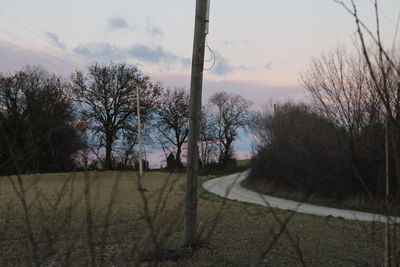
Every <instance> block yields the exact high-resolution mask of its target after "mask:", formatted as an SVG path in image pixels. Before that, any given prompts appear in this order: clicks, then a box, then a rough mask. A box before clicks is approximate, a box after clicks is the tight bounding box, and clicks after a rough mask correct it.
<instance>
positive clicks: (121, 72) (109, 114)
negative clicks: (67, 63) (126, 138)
mask: <svg viewBox="0 0 400 267" xmlns="http://www.w3.org/2000/svg"><path fill="white" fill-rule="evenodd" d="M72 79H73V92H74V95H75V99H76V101H78V102H79V103H81V108H82V118H83V119H84V120H87V122H88V124H89V130H90V131H92V135H93V137H95V138H96V140H97V148H105V152H106V155H105V162H104V167H105V169H111V168H112V151H113V147H114V143H115V141H116V140H117V139H118V138H119V134H120V133H121V132H122V131H123V130H128V129H129V127H130V124H131V123H132V122H133V121H135V118H134V116H135V114H136V106H135V103H136V97H137V96H136V88H137V87H139V90H140V100H141V107H142V108H143V114H145V113H146V112H147V113H150V110H151V109H152V107H153V106H154V102H155V101H156V99H157V98H158V96H159V94H160V88H159V85H158V84H152V83H151V82H150V78H149V77H148V76H144V75H143V74H141V72H140V71H139V70H138V69H137V68H136V67H134V66H130V65H126V64H123V63H120V64H111V65H109V66H102V65H99V64H97V63H95V64H93V65H90V66H89V67H88V73H87V74H85V73H83V72H80V71H76V72H75V73H74V74H73V77H72ZM132 134H134V133H132Z"/></svg>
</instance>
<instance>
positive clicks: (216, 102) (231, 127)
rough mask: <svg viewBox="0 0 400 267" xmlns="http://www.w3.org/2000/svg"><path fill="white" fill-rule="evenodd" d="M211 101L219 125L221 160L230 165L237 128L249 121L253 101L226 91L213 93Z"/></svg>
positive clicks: (225, 164)
mask: <svg viewBox="0 0 400 267" xmlns="http://www.w3.org/2000/svg"><path fill="white" fill-rule="evenodd" d="M209 102H210V106H211V107H212V108H213V109H214V116H215V117H214V120H215V125H216V126H217V137H218V142H219V148H220V155H219V161H220V163H221V164H222V165H223V166H228V165H229V164H232V162H233V150H232V143H233V142H234V141H235V139H236V137H237V130H238V129H239V128H242V127H245V126H246V125H247V123H248V108H249V107H250V105H251V102H250V101H248V100H246V99H244V98H243V97H242V96H241V95H237V94H228V93H226V92H218V93H215V94H213V95H212V96H211V97H210V99H209Z"/></svg>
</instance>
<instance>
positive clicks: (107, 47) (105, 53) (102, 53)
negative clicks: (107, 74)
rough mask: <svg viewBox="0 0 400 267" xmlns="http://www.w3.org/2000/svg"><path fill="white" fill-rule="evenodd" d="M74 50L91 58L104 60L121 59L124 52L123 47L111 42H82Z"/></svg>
mask: <svg viewBox="0 0 400 267" xmlns="http://www.w3.org/2000/svg"><path fill="white" fill-rule="evenodd" d="M73 51H74V52H75V53H76V54H79V55H83V56H85V57H88V58H91V59H102V60H109V59H120V58H121V57H122V56H123V54H124V51H123V50H122V49H120V48H118V47H116V46H113V45H111V44H109V43H90V44H80V45H79V46H77V47H75V48H74V50H73Z"/></svg>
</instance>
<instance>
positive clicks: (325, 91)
mask: <svg viewBox="0 0 400 267" xmlns="http://www.w3.org/2000/svg"><path fill="white" fill-rule="evenodd" d="M366 73H368V70H367V65H366V64H365V61H364V60H363V58H362V57H361V55H355V56H354V55H351V54H350V53H349V52H348V51H347V50H346V49H344V48H342V47H339V48H337V49H336V50H334V51H333V52H330V53H328V54H324V55H322V56H321V57H320V58H314V59H313V60H312V62H311V64H310V66H309V68H308V70H307V71H305V72H304V73H303V74H302V80H303V83H304V85H305V87H306V89H307V90H308V91H309V92H310V95H311V97H312V99H313V104H314V107H315V108H316V110H317V111H318V112H319V113H320V114H321V115H323V116H324V117H326V118H327V119H328V120H330V121H332V122H333V123H335V124H336V125H338V126H340V127H342V128H344V129H345V130H346V133H347V134H348V137H349V151H350V161H349V164H350V165H351V167H350V168H351V169H353V178H352V179H353V180H356V181H357V180H358V181H359V183H360V186H361V187H362V188H363V190H364V191H365V192H366V193H367V194H368V195H369V197H370V198H372V193H371V189H372V188H369V187H368V185H367V183H366V181H365V179H364V177H363V176H362V175H360V169H361V166H359V156H362V155H360V151H361V150H362V147H361V145H362V144H363V141H364V140H362V137H363V133H364V132H365V131H367V130H368V129H369V128H370V127H373V126H375V125H376V124H377V123H380V122H381V118H382V116H381V115H382V112H381V107H380V103H379V100H378V97H377V94H376V92H375V91H373V90H370V88H371V83H370V79H369V76H368V75H366Z"/></svg>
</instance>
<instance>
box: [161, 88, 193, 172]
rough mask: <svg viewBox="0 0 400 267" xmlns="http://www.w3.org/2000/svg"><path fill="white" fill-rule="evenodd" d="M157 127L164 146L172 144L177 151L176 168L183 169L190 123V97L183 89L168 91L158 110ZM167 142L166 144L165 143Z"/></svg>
mask: <svg viewBox="0 0 400 267" xmlns="http://www.w3.org/2000/svg"><path fill="white" fill-rule="evenodd" d="M156 113H157V119H156V123H155V127H156V128H157V130H158V132H159V134H160V141H161V142H163V144H164V145H165V144H167V143H168V144H170V145H172V146H173V147H174V150H175V151H176V155H175V166H176V167H177V168H182V166H183V165H182V161H181V154H182V148H183V144H184V143H185V142H186V141H187V136H188V121H189V96H188V94H187V92H186V91H185V90H184V89H183V88H175V89H174V90H170V89H167V90H166V91H165V92H164V93H163V94H162V95H161V99H160V101H159V105H158V108H157V111H156ZM165 141H166V142H165Z"/></svg>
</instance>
